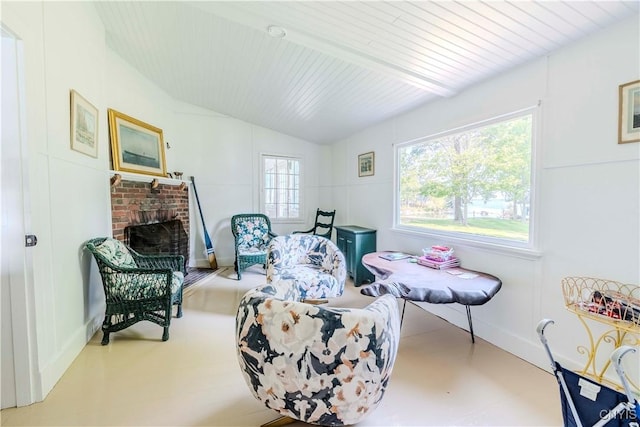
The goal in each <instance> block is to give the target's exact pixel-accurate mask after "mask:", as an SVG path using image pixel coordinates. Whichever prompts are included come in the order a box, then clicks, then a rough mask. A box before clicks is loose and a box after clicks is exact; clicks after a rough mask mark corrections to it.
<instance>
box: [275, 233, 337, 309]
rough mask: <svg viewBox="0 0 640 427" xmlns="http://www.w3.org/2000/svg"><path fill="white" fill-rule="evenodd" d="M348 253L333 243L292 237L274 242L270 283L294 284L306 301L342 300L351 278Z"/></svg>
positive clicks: (299, 236) (296, 236) (279, 238)
mask: <svg viewBox="0 0 640 427" xmlns="http://www.w3.org/2000/svg"><path fill="white" fill-rule="evenodd" d="M346 268H347V267H346V262H345V259H344V254H343V253H342V252H340V250H339V249H338V247H337V246H336V245H335V243H333V242H332V241H331V240H329V239H326V238H324V237H320V236H314V235H305V234H291V235H288V236H278V237H276V238H274V239H273V240H271V243H269V247H268V251H267V283H275V284H277V282H279V281H281V280H284V281H293V282H295V284H296V286H297V287H298V288H299V289H300V292H301V293H302V298H303V299H322V298H331V297H338V296H340V295H342V292H343V291H344V283H345V281H346V278H347V270H346Z"/></svg>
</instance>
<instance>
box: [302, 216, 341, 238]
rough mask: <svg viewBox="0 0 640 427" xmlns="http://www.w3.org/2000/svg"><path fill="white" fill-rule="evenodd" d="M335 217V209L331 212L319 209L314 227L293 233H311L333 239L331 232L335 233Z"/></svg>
mask: <svg viewBox="0 0 640 427" xmlns="http://www.w3.org/2000/svg"><path fill="white" fill-rule="evenodd" d="M335 217H336V210H335V209H334V210H333V211H331V212H328V211H321V210H320V209H318V210H317V211H316V220H315V223H314V225H313V227H312V228H310V229H309V230H304V231H294V232H293V233H292V234H298V233H310V234H315V235H316V236H322V237H326V238H327V239H331V233H333V221H334V220H335Z"/></svg>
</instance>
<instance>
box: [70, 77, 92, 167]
mask: <svg viewBox="0 0 640 427" xmlns="http://www.w3.org/2000/svg"><path fill="white" fill-rule="evenodd" d="M70 136H71V149H72V150H75V151H78V152H80V153H83V154H86V155H87V156H91V157H98V109H97V108H96V107H94V106H93V105H92V104H91V103H90V102H89V101H87V100H86V99H84V98H83V97H82V96H81V95H80V94H79V93H78V92H76V91H75V90H73V89H72V90H71V135H70Z"/></svg>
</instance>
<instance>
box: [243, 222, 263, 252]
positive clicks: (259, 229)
mask: <svg viewBox="0 0 640 427" xmlns="http://www.w3.org/2000/svg"><path fill="white" fill-rule="evenodd" d="M236 234H237V235H238V236H240V239H241V241H240V243H239V244H238V248H239V250H240V253H243V252H245V253H250V254H252V255H253V254H256V252H263V253H265V252H266V247H267V244H268V243H269V239H270V237H269V226H268V225H267V223H266V222H264V221H259V220H255V221H252V220H246V221H241V222H239V223H238V224H237V225H236Z"/></svg>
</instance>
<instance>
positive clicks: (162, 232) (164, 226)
mask: <svg viewBox="0 0 640 427" xmlns="http://www.w3.org/2000/svg"><path fill="white" fill-rule="evenodd" d="M124 237H125V242H126V244H127V245H128V246H130V247H131V248H132V249H133V250H135V251H137V252H140V253H141V254H145V255H182V256H183V257H184V268H185V271H186V269H187V265H188V260H189V236H188V235H187V233H186V231H185V230H184V227H183V225H182V221H180V220H179V219H176V220H171V221H165V222H159V223H154V224H141V225H130V226H128V227H126V228H125V229H124Z"/></svg>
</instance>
